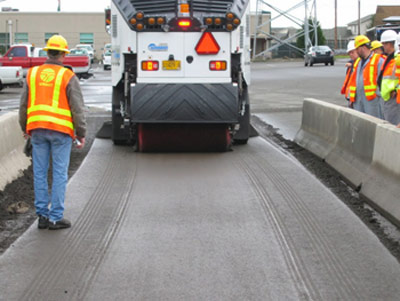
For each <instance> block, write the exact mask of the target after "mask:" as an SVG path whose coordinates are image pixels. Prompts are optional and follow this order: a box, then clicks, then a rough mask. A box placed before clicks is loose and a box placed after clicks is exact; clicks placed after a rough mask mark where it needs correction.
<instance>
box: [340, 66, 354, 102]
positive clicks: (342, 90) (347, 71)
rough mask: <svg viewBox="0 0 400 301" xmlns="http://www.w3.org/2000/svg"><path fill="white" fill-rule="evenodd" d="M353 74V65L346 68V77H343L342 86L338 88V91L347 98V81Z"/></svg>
mask: <svg viewBox="0 0 400 301" xmlns="http://www.w3.org/2000/svg"><path fill="white" fill-rule="evenodd" d="M352 74H353V66H351V67H349V68H347V70H346V77H345V79H344V82H343V85H342V88H341V89H340V93H341V94H344V96H345V97H346V98H347V97H348V95H349V81H350V78H351V75H352Z"/></svg>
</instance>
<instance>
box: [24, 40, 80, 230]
mask: <svg viewBox="0 0 400 301" xmlns="http://www.w3.org/2000/svg"><path fill="white" fill-rule="evenodd" d="M44 50H45V51H47V56H48V60H47V61H46V62H45V63H44V64H43V65H41V66H35V67H33V68H31V69H29V70H28V73H27V76H26V84H25V85H24V88H23V92H22V95H21V101H20V110H19V123H20V126H21V129H22V131H23V132H24V135H25V137H30V139H31V142H32V147H33V149H32V162H33V177H34V195H35V208H36V214H37V215H38V217H39V222H38V228H39V229H50V230H58V229H64V228H69V227H71V222H70V221H68V220H67V219H65V218H64V199H65V191H66V185H67V181H68V166H69V158H70V152H71V147H72V143H73V141H74V139H77V141H78V148H82V147H83V146H84V144H85V134H86V120H85V114H84V103H83V97H82V92H81V88H80V84H79V80H78V78H77V77H76V76H75V74H74V73H73V72H72V71H71V70H70V69H68V68H65V67H64V66H63V61H64V58H65V55H66V54H67V53H69V50H68V43H67V41H66V40H65V39H64V38H63V37H62V36H60V35H54V36H52V37H51V38H50V39H49V40H48V42H47V45H46V47H45V48H44ZM50 157H51V162H52V167H53V168H52V173H53V175H52V176H53V177H52V178H53V181H52V189H51V193H49V189H48V183H47V177H48V176H47V174H48V168H49V163H50Z"/></svg>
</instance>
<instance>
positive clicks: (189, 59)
mask: <svg viewBox="0 0 400 301" xmlns="http://www.w3.org/2000/svg"><path fill="white" fill-rule="evenodd" d="M137 39H138V40H137V45H138V62H139V64H138V78H137V81H138V82H139V83H140V82H141V83H227V82H230V81H231V78H230V34H229V33H226V32H213V33H211V32H206V33H202V32H167V33H164V32H143V33H138V35H137Z"/></svg>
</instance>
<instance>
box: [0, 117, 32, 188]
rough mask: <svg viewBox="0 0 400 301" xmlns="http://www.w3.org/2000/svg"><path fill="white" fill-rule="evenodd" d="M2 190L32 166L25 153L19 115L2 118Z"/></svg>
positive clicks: (0, 183) (0, 170) (0, 149)
mask: <svg viewBox="0 0 400 301" xmlns="http://www.w3.org/2000/svg"><path fill="white" fill-rule="evenodd" d="M0 140H1V141H2V142H1V143H0V190H3V189H4V187H5V186H6V185H7V184H8V183H10V182H11V181H13V180H14V179H16V178H18V177H19V176H20V175H21V173H22V171H23V170H24V169H26V168H28V167H29V165H30V164H31V160H30V158H28V157H26V156H25V154H24V153H23V148H24V145H25V139H24V138H23V136H22V132H21V128H20V126H19V123H18V113H16V112H11V113H7V114H5V115H1V116H0Z"/></svg>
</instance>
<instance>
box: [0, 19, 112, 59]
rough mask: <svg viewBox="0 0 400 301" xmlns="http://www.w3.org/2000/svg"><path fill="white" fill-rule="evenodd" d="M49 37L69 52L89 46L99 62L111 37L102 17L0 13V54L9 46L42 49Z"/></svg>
mask: <svg viewBox="0 0 400 301" xmlns="http://www.w3.org/2000/svg"><path fill="white" fill-rule="evenodd" d="M53 34H60V35H62V36H64V37H65V38H66V39H67V41H68V45H69V48H70V49H71V48H74V47H75V45H77V44H90V45H92V46H93V48H94V49H95V54H94V55H95V57H96V58H97V59H101V53H102V49H103V47H104V45H105V44H107V43H110V41H111V37H110V35H109V34H108V33H107V32H106V29H105V16H104V13H98V12H93V13H89V12H88V13H76V12H74V13H68V12H55V13H54V12H49V13H48V12H43V13H41V12H18V11H11V12H0V53H1V54H4V53H5V51H6V50H7V49H8V48H9V47H10V44H18V43H31V44H33V45H34V46H36V47H44V46H45V45H46V42H47V40H48V39H49V38H50V37H51V36H52V35H53Z"/></svg>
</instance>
